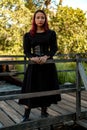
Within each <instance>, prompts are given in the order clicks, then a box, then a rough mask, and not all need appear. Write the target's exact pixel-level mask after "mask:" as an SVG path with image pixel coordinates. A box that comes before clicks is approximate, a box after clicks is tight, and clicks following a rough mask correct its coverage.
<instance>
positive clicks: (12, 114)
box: [0, 101, 21, 123]
mask: <svg viewBox="0 0 87 130" xmlns="http://www.w3.org/2000/svg"><path fill="white" fill-rule="evenodd" d="M0 107H1V108H2V110H3V111H5V112H6V114H7V115H8V116H9V117H10V118H11V119H12V120H13V121H14V122H16V123H20V120H21V115H20V114H19V113H17V112H16V111H15V110H14V109H13V108H12V107H10V106H9V105H8V104H6V102H4V101H1V102H0Z"/></svg>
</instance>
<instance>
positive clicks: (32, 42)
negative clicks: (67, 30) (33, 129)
mask: <svg viewBox="0 0 87 130" xmlns="http://www.w3.org/2000/svg"><path fill="white" fill-rule="evenodd" d="M23 45H24V46H23V47H24V53H25V55H26V56H27V57H28V58H29V60H31V61H32V62H34V63H35V64H29V65H28V67H27V70H26V73H25V75H24V81H23V87H22V93H31V92H42V91H49V90H57V89H59V85H58V77H57V71H56V67H55V64H54V63H46V61H47V60H48V59H52V58H53V56H54V55H55V53H56V51H57V39H56V33H55V31H53V30H50V29H49V27H48V22H47V17H46V14H45V12H44V11H43V10H37V11H36V12H35V14H34V17H33V23H32V27H31V30H30V31H29V32H28V33H25V35H24V41H23ZM45 63H46V64H45ZM60 100H61V95H60V94H57V95H51V96H46V97H44V96H43V97H39V98H32V99H20V100H19V103H20V104H23V105H25V113H24V117H23V121H27V120H28V119H29V114H30V110H31V108H35V107H41V116H42V117H47V116H48V113H47V107H49V106H50V105H51V104H56V103H57V102H58V101H60Z"/></svg>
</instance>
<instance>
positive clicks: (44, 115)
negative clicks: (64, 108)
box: [41, 112, 49, 118]
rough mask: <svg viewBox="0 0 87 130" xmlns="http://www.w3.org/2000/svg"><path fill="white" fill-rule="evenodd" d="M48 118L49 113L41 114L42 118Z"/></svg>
mask: <svg viewBox="0 0 87 130" xmlns="http://www.w3.org/2000/svg"><path fill="white" fill-rule="evenodd" d="M48 116H49V114H48V113H47V112H45V113H42V112H41V117H42V118H44V117H48Z"/></svg>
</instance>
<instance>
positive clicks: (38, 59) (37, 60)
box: [30, 55, 49, 64]
mask: <svg viewBox="0 0 87 130" xmlns="http://www.w3.org/2000/svg"><path fill="white" fill-rule="evenodd" d="M48 58H49V56H46V55H45V56H41V57H32V58H30V60H31V61H33V62H35V63H36V64H44V63H46V61H47V59H48Z"/></svg>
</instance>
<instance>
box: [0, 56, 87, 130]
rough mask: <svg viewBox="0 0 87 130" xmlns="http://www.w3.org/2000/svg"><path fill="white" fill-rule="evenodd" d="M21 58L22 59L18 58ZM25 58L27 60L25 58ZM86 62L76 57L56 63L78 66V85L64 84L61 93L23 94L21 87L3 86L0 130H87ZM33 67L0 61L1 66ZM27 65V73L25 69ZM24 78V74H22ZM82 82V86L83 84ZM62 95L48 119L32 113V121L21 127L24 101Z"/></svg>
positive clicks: (0, 90)
mask: <svg viewBox="0 0 87 130" xmlns="http://www.w3.org/2000/svg"><path fill="white" fill-rule="evenodd" d="M17 57H19V56H17ZM24 58H26V57H24ZM86 61H87V59H86V58H81V57H79V55H76V57H75V58H69V59H60V58H59V59H58V58H57V59H55V60H53V61H50V60H49V61H48V62H47V63H52V62H56V63H57V62H58V63H59V62H75V63H76V70H75V72H76V77H77V79H76V84H74V85H73V84H65V85H61V86H60V88H61V89H60V90H54V91H48V92H38V93H29V94H28V93H27V94H21V93H20V90H21V87H20V86H17V85H10V84H5V83H2V84H1V85H0V130H12V129H13V130H57V129H62V128H63V130H64V128H65V129H71V128H74V127H75V126H77V125H78V126H81V127H82V128H85V129H87V91H86V90H87V77H86V74H85V68H84V67H83V64H82V62H86ZM24 63H26V64H28V63H30V64H32V63H31V62H30V61H27V60H26V59H22V60H17V59H16V60H14V61H11V60H9V61H5V60H4V61H0V64H24ZM26 64H24V70H25V69H26ZM18 73H19V74H20V73H21V72H4V73H1V74H0V75H1V76H2V75H3V76H12V75H14V74H15V75H16V74H18ZM22 74H23V72H22ZM81 81H82V82H83V86H81V83H80V82H81ZM57 93H60V94H61V97H62V100H61V101H60V102H58V104H56V105H54V104H52V105H51V106H50V107H49V108H48V113H49V116H48V117H47V118H41V116H40V113H41V111H40V108H35V109H32V110H31V114H30V119H31V120H30V121H27V122H24V123H21V119H22V116H23V113H24V106H21V105H19V104H18V100H19V99H21V98H33V97H41V96H46V95H54V94H57Z"/></svg>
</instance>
